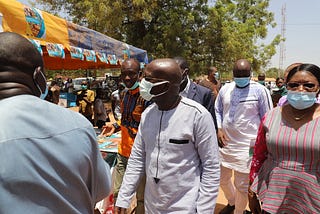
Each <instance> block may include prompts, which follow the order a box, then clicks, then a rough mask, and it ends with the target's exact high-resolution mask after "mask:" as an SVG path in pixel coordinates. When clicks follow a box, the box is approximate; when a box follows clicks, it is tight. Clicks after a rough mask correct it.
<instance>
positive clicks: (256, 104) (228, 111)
mask: <svg viewBox="0 0 320 214" xmlns="http://www.w3.org/2000/svg"><path fill="white" fill-rule="evenodd" d="M233 78H234V82H232V83H230V84H226V85H224V86H223V87H222V88H221V90H220V91H219V94H218V97H217V99H216V103H215V109H216V117H217V124H218V141H219V146H220V157H221V184H220V186H221V188H222V190H223V192H224V194H225V196H226V198H227V200H228V205H227V206H226V207H225V208H224V209H223V210H221V212H220V213H221V214H228V213H232V211H233V210H235V212H234V213H235V214H240V213H241V214H242V213H243V211H244V210H245V208H246V206H247V203H248V200H247V190H248V183H249V170H250V164H251V158H252V157H251V156H252V153H251V152H253V147H254V143H255V139H256V136H257V131H258V127H259V124H260V121H261V119H262V117H263V116H264V114H265V113H266V112H267V111H268V110H269V109H271V108H272V101H271V96H270V93H269V91H268V89H267V88H266V87H264V86H262V85H261V84H259V83H257V82H254V81H251V80H250V78H251V65H250V63H249V62H248V61H247V60H245V59H240V60H238V61H237V62H236V63H235V65H234V68H233ZM232 171H233V173H234V185H233V184H232V182H231V177H232Z"/></svg>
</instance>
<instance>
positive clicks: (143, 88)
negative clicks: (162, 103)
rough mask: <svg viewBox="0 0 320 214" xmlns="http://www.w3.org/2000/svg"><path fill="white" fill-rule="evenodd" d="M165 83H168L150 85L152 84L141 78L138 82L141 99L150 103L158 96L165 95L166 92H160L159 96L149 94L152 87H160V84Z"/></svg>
mask: <svg viewBox="0 0 320 214" xmlns="http://www.w3.org/2000/svg"><path fill="white" fill-rule="evenodd" d="M166 83H169V81H162V82H157V83H152V82H149V81H147V80H145V79H144V78H143V79H142V80H141V82H140V87H139V90H140V95H141V97H142V98H143V99H145V100H147V101H150V100H151V99H152V98H153V97H158V96H161V95H163V94H165V93H167V91H168V90H167V91H164V92H161V93H159V94H151V93H150V91H151V89H152V88H153V87H155V86H158V85H162V84H166Z"/></svg>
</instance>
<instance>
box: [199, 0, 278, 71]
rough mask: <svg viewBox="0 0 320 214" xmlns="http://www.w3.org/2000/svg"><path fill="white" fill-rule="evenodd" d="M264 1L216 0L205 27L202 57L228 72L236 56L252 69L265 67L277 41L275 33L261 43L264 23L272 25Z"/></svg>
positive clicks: (269, 13)
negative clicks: (270, 39) (268, 39)
mask: <svg viewBox="0 0 320 214" xmlns="http://www.w3.org/2000/svg"><path fill="white" fill-rule="evenodd" d="M268 5H269V1H268V0H237V1H231V0H217V1H216V4H215V5H214V6H213V7H212V8H210V12H209V17H208V24H207V28H206V36H205V44H207V45H206V52H207V54H206V55H205V57H206V58H207V59H206V61H208V62H209V63H210V64H213V65H216V66H217V67H218V69H219V70H220V71H222V72H231V71H232V66H233V63H234V61H236V60H237V59H239V58H247V59H248V60H250V61H251V63H252V67H253V69H254V70H255V71H259V70H261V68H262V67H265V66H266V65H267V64H268V62H269V61H270V59H271V57H272V56H273V55H274V54H275V53H276V46H277V45H278V44H279V42H280V36H276V37H275V38H274V40H273V41H272V42H271V43H270V44H268V45H265V44H263V43H261V41H262V40H263V39H264V38H265V37H266V36H267V30H268V26H271V27H274V26H275V23H274V19H273V13H271V12H269V11H268V10H267V9H268ZM210 35H212V36H211V38H210ZM259 42H260V44H259Z"/></svg>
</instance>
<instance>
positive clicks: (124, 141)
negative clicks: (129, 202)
mask: <svg viewBox="0 0 320 214" xmlns="http://www.w3.org/2000/svg"><path fill="white" fill-rule="evenodd" d="M139 75H140V63H139V61H138V60H136V59H133V58H131V59H127V60H125V61H124V62H123V63H122V65H121V74H120V78H121V81H122V82H123V83H124V85H125V89H124V90H123V91H122V92H121V95H120V97H122V100H121V101H120V102H121V107H120V108H121V121H117V122H115V123H112V122H110V123H106V125H105V126H104V127H103V130H102V133H101V134H102V135H106V136H110V135H111V134H113V133H114V132H116V131H120V130H121V142H120V143H119V145H118V154H117V164H116V166H115V169H114V179H113V196H114V197H113V198H114V202H116V200H117V197H118V192H119V189H120V186H121V184H122V179H123V176H124V174H125V171H126V168H127V163H128V158H129V156H130V154H131V149H132V146H133V142H134V139H135V137H136V135H137V132H138V126H139V124H140V119H141V114H142V112H143V111H144V110H145V108H146V107H147V106H148V105H149V104H150V102H147V101H146V100H145V99H143V98H142V97H141V96H140V92H139V77H140V76H139ZM144 185H145V182H144V181H143V180H142V181H141V182H140V185H139V187H138V189H137V195H136V196H137V197H136V198H137V207H136V213H139V214H143V213H144V204H143V203H144Z"/></svg>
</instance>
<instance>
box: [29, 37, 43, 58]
mask: <svg viewBox="0 0 320 214" xmlns="http://www.w3.org/2000/svg"><path fill="white" fill-rule="evenodd" d="M29 40H30V42H31V43H32V44H33V45H34V46H35V47H36V48H37V50H38V51H39V53H40V54H41V56H43V51H42V48H41V44H40V41H39V40H34V39H29Z"/></svg>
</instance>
